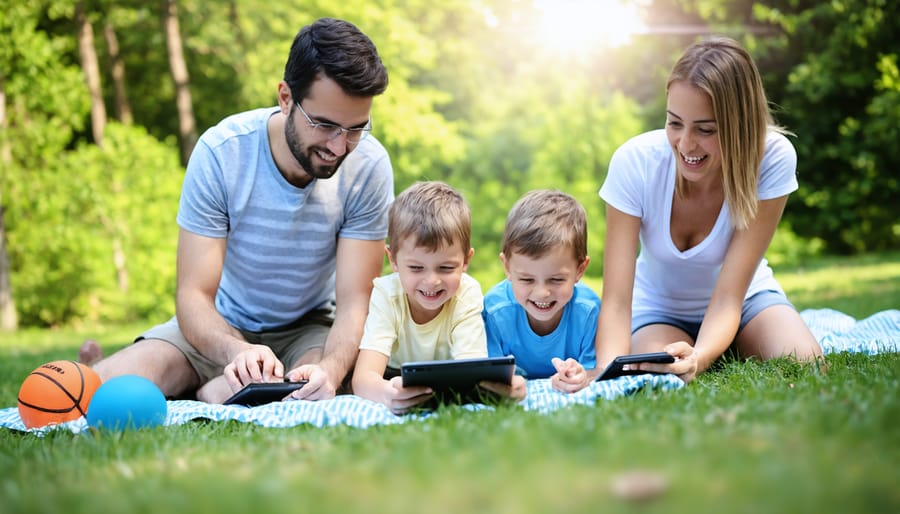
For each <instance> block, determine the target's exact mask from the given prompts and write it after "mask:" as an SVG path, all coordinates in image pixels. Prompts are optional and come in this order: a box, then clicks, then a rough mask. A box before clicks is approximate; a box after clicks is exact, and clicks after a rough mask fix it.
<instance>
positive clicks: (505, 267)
mask: <svg viewBox="0 0 900 514" xmlns="http://www.w3.org/2000/svg"><path fill="white" fill-rule="evenodd" d="M500 262H502V263H503V272H504V273H506V278H509V262H507V261H506V254H504V253H503V252H500Z"/></svg>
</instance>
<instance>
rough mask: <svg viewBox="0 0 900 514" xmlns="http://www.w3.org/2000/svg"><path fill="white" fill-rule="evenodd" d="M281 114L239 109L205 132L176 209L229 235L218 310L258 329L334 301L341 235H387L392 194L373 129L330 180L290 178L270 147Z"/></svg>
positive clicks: (194, 224)
mask: <svg viewBox="0 0 900 514" xmlns="http://www.w3.org/2000/svg"><path fill="white" fill-rule="evenodd" d="M276 112H278V109H277V108H265V109H256V110H253V111H248V112H244V113H240V114H236V115H234V116H230V117H228V118H225V119H224V120H222V121H221V122H220V123H219V124H218V125H216V126H214V127H212V128H210V129H209V130H207V131H206V132H205V133H204V134H203V136H202V137H201V138H200V140H199V141H198V142H197V146H196V147H195V148H194V151H193V153H192V154H191V158H190V161H189V162H188V165H187V172H186V174H185V177H184V185H183V187H182V190H181V203H180V206H179V210H178V225H179V226H180V227H181V228H183V229H184V230H187V231H190V232H193V233H195V234H199V235H202V236H206V237H214V238H225V239H227V241H228V242H227V251H226V253H225V262H224V267H223V269H222V278H221V281H220V282H219V290H218V291H217V293H216V309H217V310H218V311H219V313H220V314H222V316H223V317H224V318H225V319H226V320H227V321H228V323H230V324H231V325H232V326H235V327H237V328H239V329H242V330H247V331H252V332H262V331H266V330H270V329H273V328H277V327H281V326H284V325H287V324H289V323H291V322H294V321H296V320H297V319H299V318H300V317H302V316H303V315H304V314H306V313H307V312H309V311H311V310H314V309H317V308H322V307H325V306H327V305H328V304H329V303H331V302H333V301H334V285H335V283H334V272H335V263H336V261H335V258H336V251H337V241H338V239H340V238H348V239H361V240H372V241H377V240H380V239H384V238H385V236H386V235H387V211H388V207H389V206H390V204H391V202H392V201H393V198H394V182H393V171H392V168H391V162H390V159H389V158H388V154H387V152H386V151H385V149H384V147H383V146H381V143H379V142H378V141H377V140H376V139H375V138H374V137H371V136H370V137H367V138H366V139H363V140H362V141H361V142H360V143H359V146H357V147H356V148H355V149H354V150H353V151H352V152H351V153H350V154H349V155H347V157H346V159H345V160H344V162H343V163H342V164H341V167H340V168H339V169H338V171H337V173H335V174H334V176H332V177H331V178H329V179H322V180H319V179H313V180H312V182H310V183H309V184H307V185H306V187H303V188H299V187H296V186H294V185H292V184H290V183H289V182H288V181H287V180H285V178H284V177H283V176H282V175H281V173H280V172H279V171H278V168H277V167H276V165H275V161H274V160H273V158H272V150H271V149H270V147H269V137H268V130H267V127H268V125H267V123H268V120H269V118H270V117H271V116H272V115H273V114H274V113H276Z"/></svg>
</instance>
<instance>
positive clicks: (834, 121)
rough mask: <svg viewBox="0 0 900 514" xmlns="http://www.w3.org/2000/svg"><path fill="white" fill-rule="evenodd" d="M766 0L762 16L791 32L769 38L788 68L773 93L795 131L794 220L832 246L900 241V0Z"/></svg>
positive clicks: (856, 248) (897, 244)
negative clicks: (797, 185)
mask: <svg viewBox="0 0 900 514" xmlns="http://www.w3.org/2000/svg"><path fill="white" fill-rule="evenodd" d="M768 3H769V4H770V5H769V6H768V7H762V6H758V7H757V14H758V16H759V17H760V18H762V19H764V20H768V21H771V22H773V23H778V24H780V25H781V26H782V27H783V28H784V30H785V34H786V35H785V36H784V37H782V38H779V39H771V40H768V41H766V43H768V44H769V45H772V46H773V48H770V49H769V52H770V53H769V55H770V56H771V58H772V59H773V60H775V61H776V62H778V63H779V67H780V68H782V69H784V68H788V69H789V72H788V73H786V74H784V75H782V81H781V82H780V87H777V89H775V92H776V94H777V95H778V96H779V97H780V98H781V99H782V100H781V109H779V111H780V117H781V120H782V121H783V122H784V123H785V124H787V125H788V127H790V128H791V130H792V131H794V132H795V133H796V134H797V137H796V139H795V140H794V144H795V146H796V147H797V153H798V158H799V165H798V166H799V177H800V191H799V194H798V195H797V198H796V199H792V202H791V205H790V206H789V212H790V213H791V214H790V220H791V222H792V224H793V227H794V228H795V229H796V230H797V232H798V233H799V234H800V235H802V236H804V237H818V238H822V239H823V240H824V241H825V244H826V248H827V249H828V250H830V251H832V252H864V251H871V250H881V249H888V248H900V237H898V235H900V204H898V203H897V197H898V194H900V179H898V175H897V173H896V170H897V169H898V168H900V147H898V145H897V141H900V123H898V120H900V71H898V70H900V65H898V40H897V34H898V33H900V4H898V3H897V2H890V1H887V0H842V1H840V2H826V3H819V2H768ZM785 61H787V62H785ZM785 65H787V66H785Z"/></svg>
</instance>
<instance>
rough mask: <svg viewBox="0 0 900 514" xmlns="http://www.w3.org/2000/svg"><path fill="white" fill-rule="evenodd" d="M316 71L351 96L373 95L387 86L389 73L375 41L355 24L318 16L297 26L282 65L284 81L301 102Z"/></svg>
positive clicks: (292, 94) (295, 98) (316, 73)
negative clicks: (301, 25)
mask: <svg viewBox="0 0 900 514" xmlns="http://www.w3.org/2000/svg"><path fill="white" fill-rule="evenodd" d="M319 73H323V74H325V75H326V76H328V77H329V78H330V79H332V80H334V81H335V82H337V84H338V85H339V86H341V89H342V90H343V91H344V92H345V93H347V94H348V95H350V96H376V95H380V94H381V93H383V92H384V90H385V89H386V88H387V83H388V75H387V70H386V69H385V68H384V64H382V62H381V57H379V56H378V50H377V49H376V48H375V44H374V43H372V40H371V39H369V37H368V36H366V35H365V34H363V33H362V31H360V30H359V29H358V28H357V27H356V25H354V24H352V23H350V22H347V21H344V20H337V19H334V18H320V19H318V20H316V21H315V22H313V23H312V24H310V25H307V26H305V27H303V28H302V29H300V32H298V33H297V36H296V37H295V38H294V42H293V43H292V44H291V53H290V55H289V56H288V60H287V64H285V66H284V81H285V82H287V84H288V86H290V88H291V96H293V98H294V100H296V101H298V102H299V101H300V100H302V99H303V98H305V97H306V95H307V93H309V89H310V87H312V83H313V82H314V81H315V80H316V78H317V77H318V75H319Z"/></svg>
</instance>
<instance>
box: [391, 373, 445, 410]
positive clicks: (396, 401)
mask: <svg viewBox="0 0 900 514" xmlns="http://www.w3.org/2000/svg"><path fill="white" fill-rule="evenodd" d="M385 383H386V384H387V387H385V402H384V404H385V405H387V406H388V408H390V409H391V412H393V413H394V414H396V415H398V416H399V415H402V414H406V413H407V412H409V410H410V409H411V408H413V407H415V406H416V405H419V404H422V403H425V402H427V401H428V400H430V399H431V397H432V396H433V394H432V390H431V388H430V387H426V386H412V387H403V377H394V378H392V379H391V380H390V381H387V382H385Z"/></svg>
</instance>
